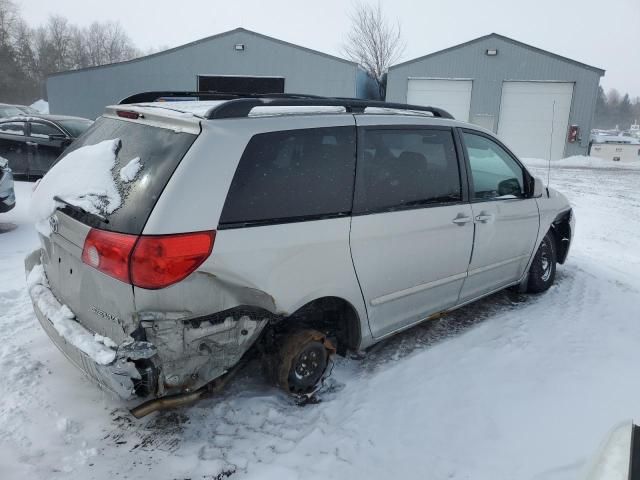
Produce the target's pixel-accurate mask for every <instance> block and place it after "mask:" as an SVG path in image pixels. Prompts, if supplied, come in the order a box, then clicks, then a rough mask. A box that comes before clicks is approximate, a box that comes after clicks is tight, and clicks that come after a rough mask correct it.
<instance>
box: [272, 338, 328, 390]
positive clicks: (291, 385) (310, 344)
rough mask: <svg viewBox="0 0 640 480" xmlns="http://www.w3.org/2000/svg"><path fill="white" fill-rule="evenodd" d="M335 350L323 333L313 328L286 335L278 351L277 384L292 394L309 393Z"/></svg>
mask: <svg viewBox="0 0 640 480" xmlns="http://www.w3.org/2000/svg"><path fill="white" fill-rule="evenodd" d="M335 351H336V350H335V347H334V346H333V344H332V343H331V342H330V341H329V339H327V337H326V335H324V334H323V333H321V332H319V331H317V330H299V331H297V332H292V333H290V334H288V335H287V336H286V337H285V338H284V339H283V341H282V344H281V345H280V348H279V351H278V362H277V382H278V385H279V386H280V387H281V388H282V389H283V390H284V391H286V392H289V393H292V394H295V395H304V394H309V393H312V392H313V391H314V390H315V389H316V386H317V385H318V383H320V380H321V379H322V376H323V375H324V373H325V371H326V369H327V365H328V364H329V358H330V357H331V355H333V354H334V353H335Z"/></svg>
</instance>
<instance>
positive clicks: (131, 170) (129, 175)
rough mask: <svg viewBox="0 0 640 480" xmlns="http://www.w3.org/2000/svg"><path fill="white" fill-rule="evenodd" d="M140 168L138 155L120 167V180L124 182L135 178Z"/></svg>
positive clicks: (140, 163)
mask: <svg viewBox="0 0 640 480" xmlns="http://www.w3.org/2000/svg"><path fill="white" fill-rule="evenodd" d="M141 168H142V162H141V161H140V157H136V158H134V159H133V160H131V161H130V162H129V163H127V164H126V165H125V166H124V167H122V168H121V169H120V180H122V181H123V182H124V183H129V182H130V181H132V180H133V179H135V178H136V175H138V172H139V171H140V169H141Z"/></svg>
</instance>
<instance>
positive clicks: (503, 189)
mask: <svg viewBox="0 0 640 480" xmlns="http://www.w3.org/2000/svg"><path fill="white" fill-rule="evenodd" d="M498 195H499V196H501V197H502V196H505V195H515V196H516V197H520V196H522V189H521V188H520V182H519V181H518V179H517V178H507V179H506V180H503V181H501V182H500V183H499V184H498Z"/></svg>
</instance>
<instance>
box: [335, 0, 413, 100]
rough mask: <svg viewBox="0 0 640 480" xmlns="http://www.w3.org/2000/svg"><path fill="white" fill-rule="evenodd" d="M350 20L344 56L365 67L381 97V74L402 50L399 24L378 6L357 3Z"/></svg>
mask: <svg viewBox="0 0 640 480" xmlns="http://www.w3.org/2000/svg"><path fill="white" fill-rule="evenodd" d="M350 17H351V31H350V32H349V34H348V35H347V39H346V42H345V44H344V46H343V50H344V54H345V55H346V56H347V57H348V58H349V59H351V60H353V61H354V62H357V63H359V64H360V65H362V67H364V69H365V70H366V72H367V74H368V75H369V76H370V77H371V78H372V79H373V80H375V82H376V84H377V85H378V93H379V95H380V96H381V97H382V98H384V91H385V82H384V75H385V73H386V72H387V70H388V69H389V67H390V66H391V65H392V64H393V63H395V62H396V61H397V60H398V59H399V58H400V57H401V56H402V53H403V52H404V49H405V43H404V41H403V40H402V35H401V28H400V22H397V23H395V24H393V23H391V22H389V21H388V20H387V18H386V17H385V15H384V12H383V11H382V7H381V6H380V3H378V4H377V5H375V6H372V5H368V4H365V3H356V4H354V5H353V12H352V13H351V16H350Z"/></svg>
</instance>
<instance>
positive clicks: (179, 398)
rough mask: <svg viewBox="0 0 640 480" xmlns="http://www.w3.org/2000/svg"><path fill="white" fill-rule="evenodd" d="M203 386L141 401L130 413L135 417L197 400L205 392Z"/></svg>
mask: <svg viewBox="0 0 640 480" xmlns="http://www.w3.org/2000/svg"><path fill="white" fill-rule="evenodd" d="M206 391H207V390H206V389H205V388H201V389H200V390H196V391H195V392H191V393H180V394H178V395H167V396H166V397H162V398H155V399H153V400H149V401H148V402H144V403H141V404H140V405H138V406H137V407H135V408H132V409H131V410H130V411H131V415H133V416H134V417H136V418H142V417H146V416H147V415H149V414H150V413H153V412H156V411H158V410H165V409H167V408H175V407H181V406H182V405H188V404H189V403H193V402H195V401H196V400H199V399H200V397H202V395H204V394H205V393H206Z"/></svg>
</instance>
